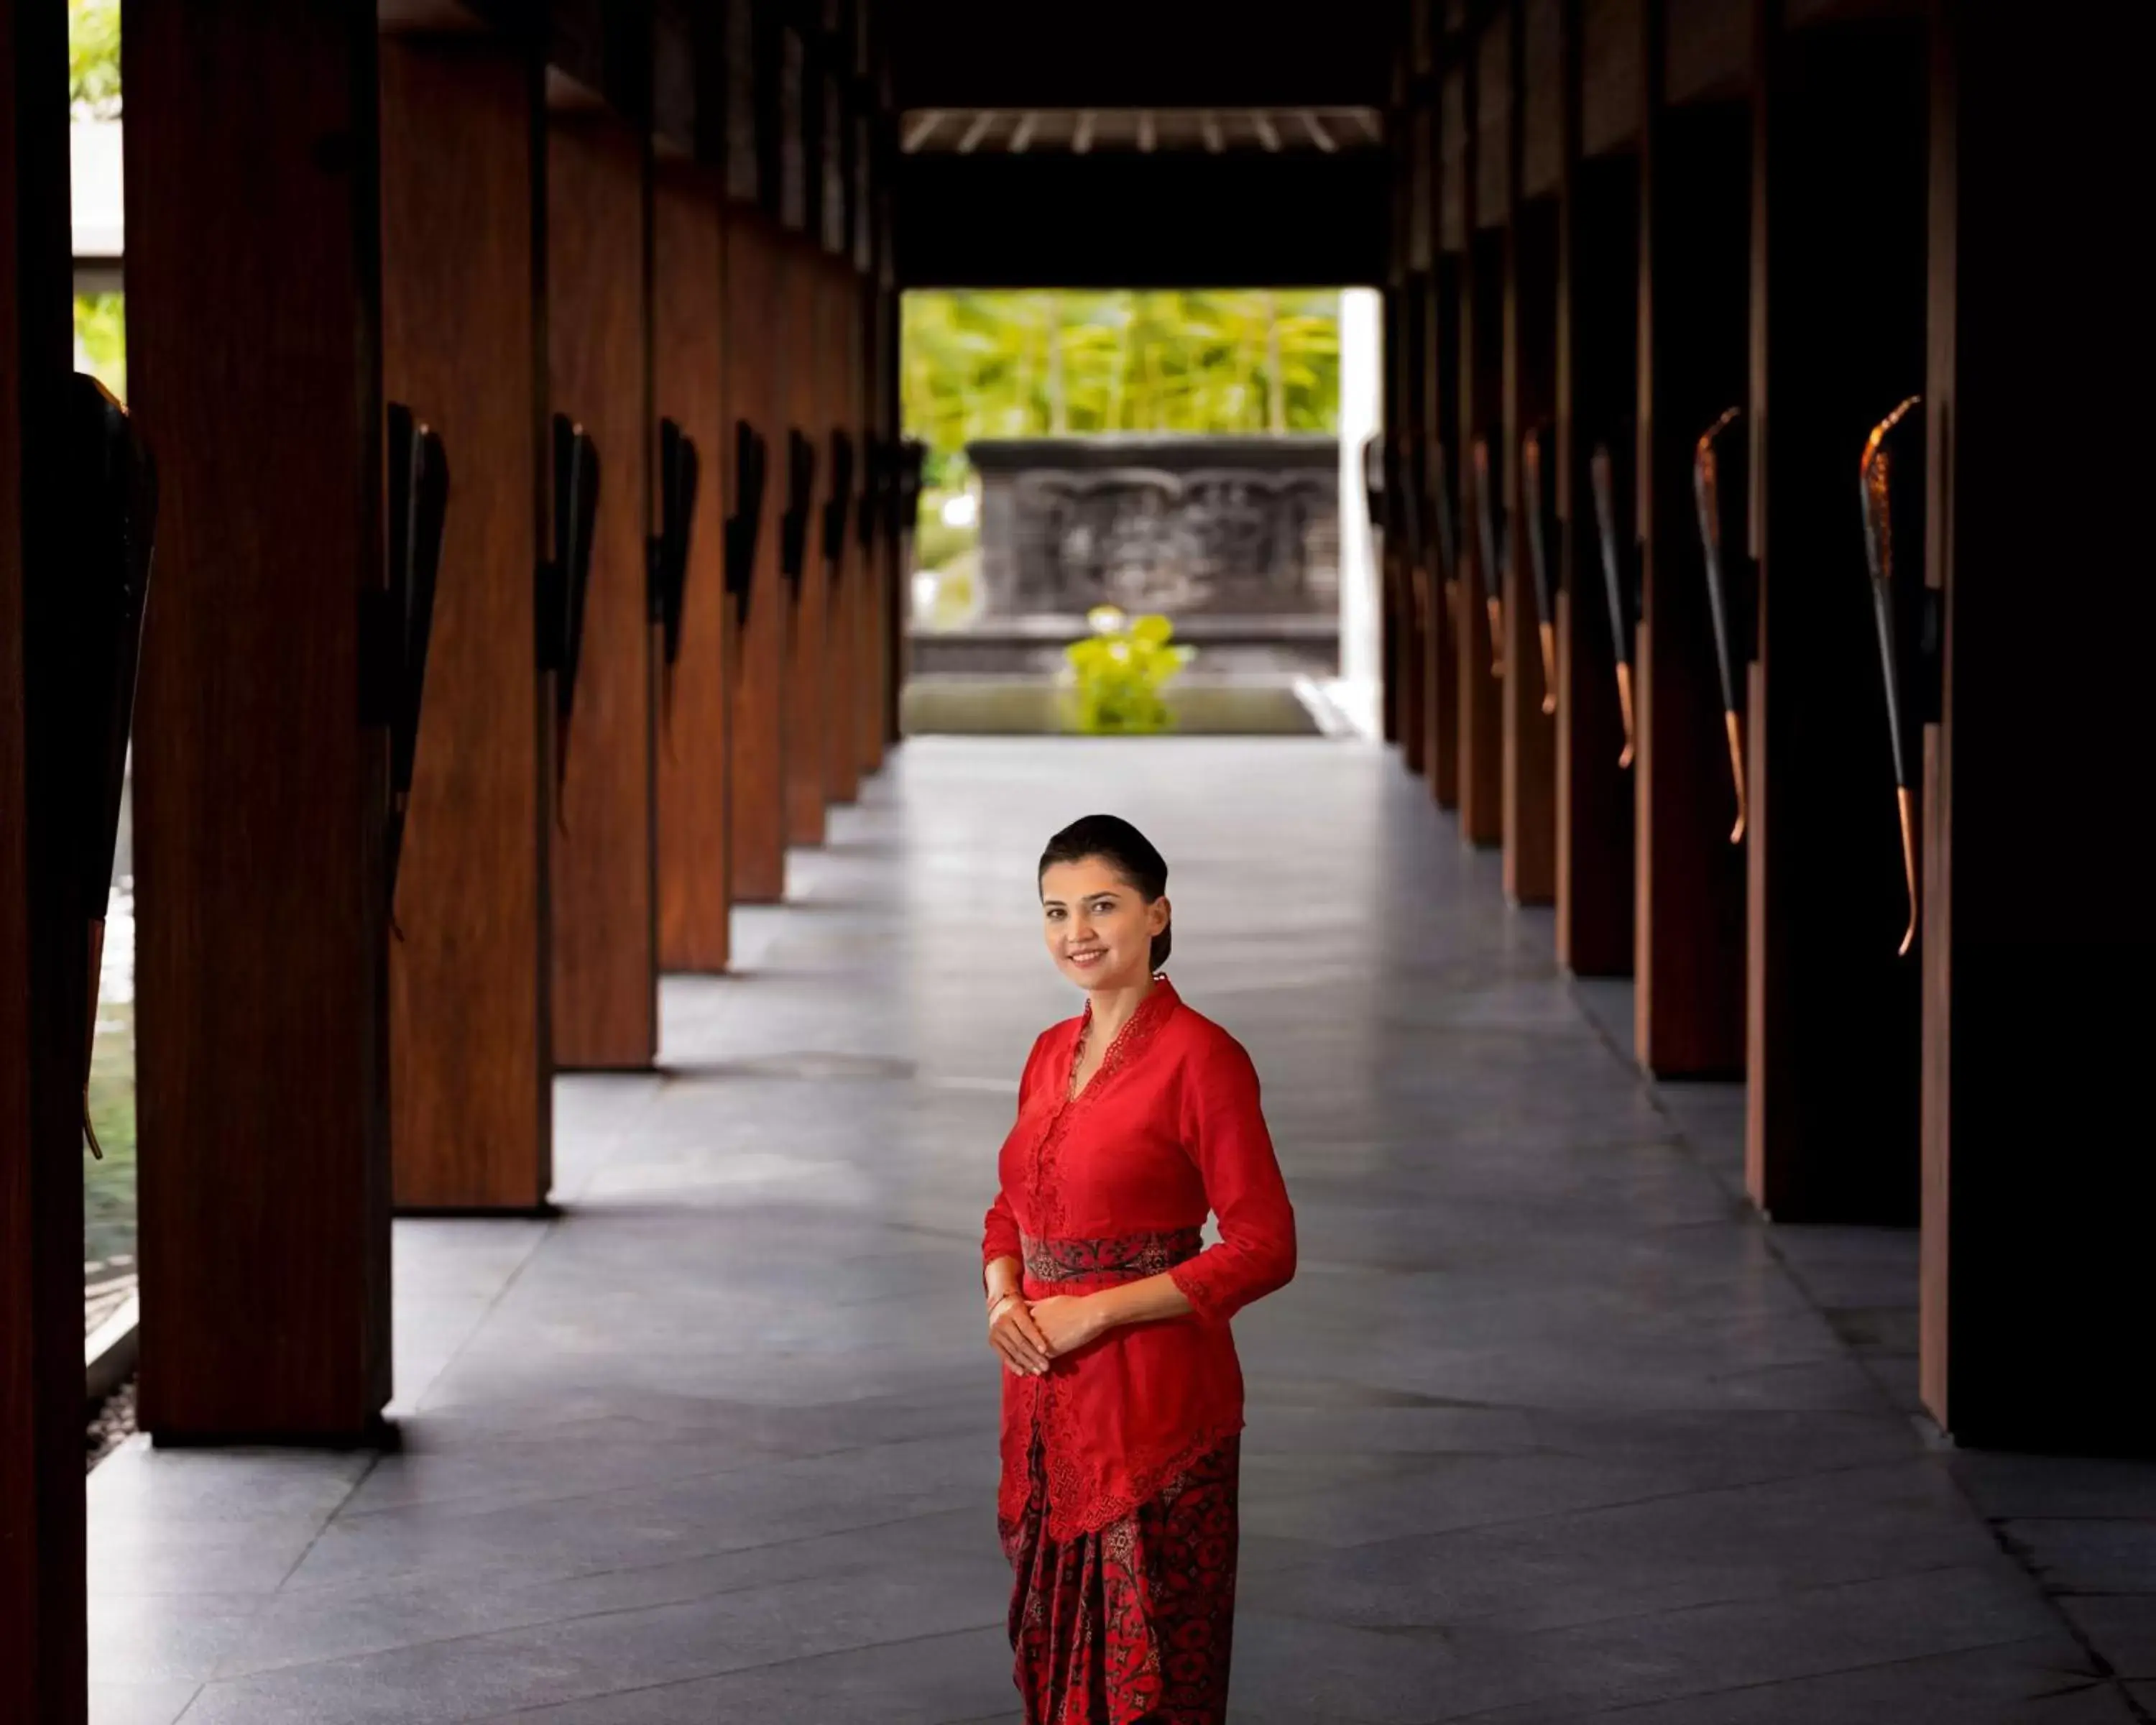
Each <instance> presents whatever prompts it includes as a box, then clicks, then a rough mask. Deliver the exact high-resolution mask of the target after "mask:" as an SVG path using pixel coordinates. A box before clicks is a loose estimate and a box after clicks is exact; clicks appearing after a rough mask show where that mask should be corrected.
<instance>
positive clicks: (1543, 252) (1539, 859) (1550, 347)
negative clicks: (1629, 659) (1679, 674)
mask: <svg viewBox="0 0 2156 1725" xmlns="http://www.w3.org/2000/svg"><path fill="white" fill-rule="evenodd" d="M1538 11H1539V8H1538V7H1537V6H1532V5H1531V4H1530V0H1512V4H1511V13H1512V43H1513V58H1512V67H1513V74H1514V78H1515V80H1516V81H1517V82H1518V83H1519V84H1521V85H1522V87H1524V85H1525V84H1526V81H1527V80H1526V74H1527V72H1528V71H1529V70H1530V69H1532V70H1534V71H1536V72H1537V73H1539V74H1542V75H1543V76H1544V77H1545V78H1546V80H1548V82H1551V83H1555V82H1556V81H1557V80H1556V76H1555V74H1556V71H1557V68H1556V66H1555V65H1554V64H1551V65H1549V66H1548V67H1547V68H1544V67H1542V66H1541V65H1539V64H1534V63H1531V62H1530V61H1529V59H1528V58H1527V50H1528V45H1529V44H1528V34H1529V32H1528V25H1529V23H1530V13H1536V12H1538ZM1549 46H1550V47H1552V48H1553V47H1554V46H1555V44H1549ZM1530 111H1531V105H1530V104H1529V103H1527V101H1525V100H1522V101H1518V102H1515V103H1514V104H1513V105H1512V125H1511V127H1510V131H1509V136H1508V140H1507V147H1508V148H1509V149H1510V150H1511V151H1512V172H1511V173H1509V174H1507V176H1506V180H1507V184H1509V185H1511V186H1513V187H1518V188H1520V195H1519V196H1517V197H1516V198H1515V199H1514V201H1513V203H1512V208H1511V211H1510V218H1509V219H1508V220H1507V223H1506V227H1505V237H1506V249H1505V315H1504V331H1503V339H1504V357H1503V362H1502V364H1503V377H1504V401H1503V406H1502V410H1501V424H1502V427H1503V434H1502V442H1501V448H1502V449H1503V450H1504V457H1505V500H1506V511H1507V515H1508V516H1510V518H1511V521H1512V532H1511V533H1510V534H1509V535H1508V536H1507V542H1506V555H1505V606H1504V623H1505V631H1504V633H1505V639H1504V643H1503V656H1504V660H1505V676H1504V687H1503V689H1502V690H1501V691H1500V694H1501V698H1502V701H1503V710H1504V717H1503V725H1502V730H1503V738H1504V742H1503V751H1502V758H1501V762H1500V764H1499V773H1500V786H1501V789H1500V794H1501V798H1502V803H1503V811H1504V813H1503V820H1504V829H1505V856H1504V880H1505V896H1507V898H1509V899H1510V900H1511V901H1512V902H1513V903H1514V904H1516V905H1546V904H1549V903H1551V902H1552V901H1554V900H1555V898H1556V897H1557V723H1556V717H1555V715H1553V714H1551V713H1546V712H1544V711H1543V696H1544V695H1545V694H1547V693H1548V691H1549V684H1548V678H1547V677H1546V676H1545V675H1544V673H1543V650H1542V635H1541V623H1542V608H1541V604H1540V602H1539V600H1538V598H1537V594H1536V590H1535V578H1534V566H1533V563H1532V560H1531V559H1532V551H1531V548H1530V545H1529V541H1528V536H1527V480H1526V473H1527V463H1526V461H1525V460H1524V459H1523V458H1522V454H1521V449H1522V444H1523V442H1524V441H1525V439H1526V438H1527V434H1528V433H1529V432H1530V431H1537V430H1539V431H1543V432H1547V431H1548V429H1549V428H1550V426H1551V424H1552V422H1553V419H1554V417H1555V415H1556V413H1557V266H1558V201H1557V198H1555V196H1554V195H1551V196H1545V197H1539V198H1529V197H1527V196H1526V195H1525V192H1526V185H1527V181H1526V177H1525V174H1524V172H1523V164H1524V162H1525V161H1526V159H1527V117H1528V115H1529V113H1530ZM1544 448H1545V451H1546V453H1547V452H1549V451H1553V449H1554V444H1553V443H1552V442H1550V441H1549V440H1548V439H1545V444H1544ZM1557 483H1558V475H1557V473H1556V471H1555V469H1554V466H1553V465H1552V466H1550V467H1549V468H1548V470H1546V471H1545V472H1544V473H1543V479H1542V485H1543V497H1544V498H1545V499H1546V500H1548V499H1551V498H1553V497H1554V495H1555V493H1556V488H1557ZM1562 536H1563V530H1562V528H1561V527H1558V528H1556V529H1554V530H1553V531H1550V532H1549V533H1548V536H1546V538H1545V542H1544V550H1545V552H1546V553H1547V554H1548V556H1549V557H1553V558H1554V557H1557V556H1558V552H1559V549H1560V547H1559V546H1558V539H1559V538H1561V537H1562Z"/></svg>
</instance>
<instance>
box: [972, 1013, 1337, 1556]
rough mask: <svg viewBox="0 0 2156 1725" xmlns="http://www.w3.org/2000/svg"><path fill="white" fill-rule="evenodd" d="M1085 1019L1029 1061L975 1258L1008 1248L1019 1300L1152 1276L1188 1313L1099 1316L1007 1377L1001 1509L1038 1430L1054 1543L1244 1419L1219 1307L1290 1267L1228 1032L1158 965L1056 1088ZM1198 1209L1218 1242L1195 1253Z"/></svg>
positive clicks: (1015, 1497)
mask: <svg viewBox="0 0 2156 1725" xmlns="http://www.w3.org/2000/svg"><path fill="white" fill-rule="evenodd" d="M1091 1014H1092V1008H1091V1004H1088V1005H1087V1007H1086V1011H1085V1013H1084V1014H1081V1015H1080V1016H1079V1017H1077V1018H1075V1019H1065V1021H1064V1022H1063V1023H1061V1024H1054V1025H1051V1026H1050V1028H1049V1029H1046V1030H1044V1031H1043V1032H1042V1033H1041V1034H1040V1036H1039V1040H1036V1041H1035V1042H1034V1045H1033V1053H1032V1054H1031V1055H1029V1057H1028V1059H1027V1060H1026V1063H1025V1074H1024V1077H1023V1078H1021V1079H1020V1080H1019V1105H1018V1120H1017V1123H1016V1124H1015V1125H1014V1126H1013V1127H1012V1128H1011V1132H1010V1136H1009V1137H1008V1138H1006V1139H1005V1140H1004V1147H1003V1153H1002V1155H1001V1157H1000V1158H999V1162H998V1172H999V1173H1000V1174H1001V1177H1002V1181H1003V1189H1002V1190H1001V1192H999V1193H998V1194H997V1198H996V1201H995V1203H994V1204H993V1206H991V1207H990V1209H989V1210H988V1221H987V1229H986V1233H985V1236H984V1238H983V1240H982V1245H981V1251H982V1258H983V1262H984V1263H986V1262H989V1261H993V1260H995V1259H997V1258H1017V1259H1019V1260H1020V1262H1021V1263H1022V1264H1023V1265H1024V1271H1025V1280H1024V1293H1025V1296H1026V1297H1027V1298H1028V1299H1029V1300H1039V1299H1045V1298H1047V1297H1048V1296H1050V1295H1054V1294H1086V1293H1091V1292H1093V1291H1096V1290H1097V1289H1100V1288H1103V1287H1109V1286H1115V1285H1116V1284H1117V1283H1119V1282H1126V1281H1136V1280H1138V1279H1139V1278H1141V1277H1142V1276H1152V1275H1158V1274H1159V1273H1160V1272H1162V1271H1167V1272H1168V1274H1170V1275H1172V1276H1173V1277H1174V1279H1175V1284H1176V1286H1178V1288H1180V1289H1181V1290H1182V1291H1183V1295H1184V1296H1185V1297H1186V1298H1188V1300H1189V1301H1190V1304H1191V1307H1192V1312H1191V1314H1190V1315H1189V1316H1188V1317H1175V1318H1168V1319H1165V1320H1162V1321H1159V1322H1151V1323H1141V1324H1126V1325H1122V1326H1120V1327H1117V1328H1115V1329H1111V1330H1109V1331H1108V1332H1106V1333H1105V1334H1103V1335H1101V1336H1100V1337H1096V1339H1095V1340H1093V1341H1092V1342H1090V1343H1087V1344H1086V1346H1085V1347H1083V1348H1078V1349H1075V1351H1073V1352H1072V1353H1068V1354H1065V1355H1061V1356H1060V1357H1058V1358H1055V1360H1053V1361H1051V1362H1050V1366H1049V1368H1048V1371H1047V1373H1046V1374H1045V1375H1044V1376H1041V1377H1038V1378H1034V1377H1022V1376H1019V1375H1018V1374H1015V1373H1009V1372H1006V1373H1005V1374H1004V1404H1003V1487H1002V1491H1001V1492H1000V1494H999V1495H998V1502H997V1508H998V1514H999V1516H1000V1517H1002V1519H1003V1520H1004V1522H1006V1523H1014V1522H1016V1521H1017V1520H1018V1519H1019V1517H1020V1516H1021V1515H1022V1514H1023V1513H1024V1507H1025V1499H1026V1490H1027V1478H1028V1472H1029V1466H1028V1464H1029V1446H1030V1445H1031V1444H1032V1443H1033V1441H1034V1439H1035V1437H1036V1435H1037V1436H1038V1438H1039V1441H1040V1443H1041V1445H1042V1446H1043V1458H1044V1460H1045V1463H1046V1472H1047V1481H1048V1507H1049V1534H1050V1538H1055V1539H1069V1538H1075V1537H1076V1536H1077V1535H1079V1534H1082V1533H1087V1532H1093V1531H1094V1530H1096V1529H1097V1528H1099V1527H1105V1526H1106V1524H1107V1523H1108V1522H1112V1521H1114V1520H1116V1518H1117V1517H1121V1516H1123V1515H1126V1514H1127V1513H1128V1512H1130V1511H1132V1509H1134V1508H1136V1507H1137V1505H1139V1504H1140V1503H1142V1502H1145V1501H1146V1500H1147V1499H1148V1498H1150V1497H1153V1496H1154V1495H1155V1494H1156V1493H1158V1491H1160V1489H1161V1488H1162V1487H1163V1486H1166V1485H1167V1484H1168V1482H1169V1481H1171V1480H1173V1478H1174V1477H1175V1476H1176V1475H1177V1474H1178V1473H1180V1472H1182V1471H1183V1470H1185V1469H1186V1468H1188V1466H1190V1465H1191V1464H1192V1463H1193V1462H1194V1461H1198V1460H1199V1458H1200V1457H1202V1456H1203V1455H1205V1454H1207V1453H1208V1452H1209V1450H1213V1449H1214V1448H1215V1447H1217V1446H1218V1445H1219V1444H1221V1443H1222V1442H1224V1441H1225V1440H1227V1439H1228V1438H1229V1437H1231V1436H1233V1435H1235V1433H1237V1432H1239V1431H1240V1430H1242V1429H1243V1373H1242V1368H1241V1366H1240V1363H1238V1361H1237V1359H1236V1358H1235V1342H1234V1339H1233V1338H1232V1337H1230V1335H1229V1330H1228V1320H1229V1318H1230V1317H1233V1316H1234V1315H1235V1312H1238V1311H1239V1310H1240V1309H1241V1308H1242V1307H1245V1306H1246V1305H1248V1304H1249V1303H1250V1301H1253V1300H1255V1299H1257V1298H1258V1297H1260V1296H1261V1295H1265V1294H1269V1293H1270V1292H1271V1291H1273V1290H1274V1289H1276V1288H1277V1287H1280V1286H1282V1285H1283V1284H1284V1283H1286V1281H1288V1279H1289V1278H1290V1277H1291V1276H1293V1275H1294V1274H1295V1212H1294V1210H1293V1209H1291V1207H1290V1205H1289V1203H1288V1197H1287V1189H1286V1185H1285V1183H1283V1182H1282V1181H1281V1172H1280V1164H1279V1163H1277V1162H1276V1160H1275V1159H1274V1156H1273V1146H1272V1139H1271V1137H1270V1135H1269V1134H1268V1133H1267V1132H1266V1131H1265V1116H1264V1115H1263V1114H1262V1113H1261V1112H1260V1110H1259V1106H1258V1075H1257V1072H1256V1070H1255V1068H1254V1067H1253V1066H1252V1065H1251V1064H1250V1056H1249V1055H1247V1054H1245V1052H1244V1051H1243V1046H1242V1045H1241V1044H1240V1043H1239V1042H1238V1041H1236V1040H1235V1038H1234V1037H1233V1036H1231V1035H1229V1034H1228V1033H1227V1032H1226V1031H1225V1030H1224V1029H1221V1028H1220V1027H1219V1025H1218V1024H1214V1022H1213V1021H1212V1020H1211V1019H1208V1018H1205V1017H1204V1016H1203V1015H1201V1014H1199V1013H1197V1012H1194V1011H1193V1010H1192V1009H1190V1008H1189V1007H1188V1006H1185V1005H1184V1004H1183V1003H1182V1000H1181V999H1180V998H1179V997H1178V995H1177V993H1176V992H1175V989H1174V987H1173V985H1172V984H1171V983H1169V982H1168V979H1167V978H1165V977H1160V978H1156V979H1155V981H1154V983H1153V986H1152V988H1151V989H1150V990H1148V991H1147V994H1146V996H1145V999H1143V1000H1142V1001H1140V1002H1139V1004H1138V1008H1137V1011H1136V1012H1135V1013H1134V1014H1132V1016H1131V1019H1130V1021H1129V1022H1128V1023H1127V1024H1125V1025H1124V1026H1123V1029H1122V1031H1121V1032H1120V1033H1119V1034H1117V1035H1116V1040H1115V1041H1114V1042H1113V1043H1112V1044H1111V1045H1110V1047H1109V1049H1108V1051H1107V1053H1106V1056H1105V1057H1104V1058H1103V1059H1102V1060H1101V1065H1100V1067H1099V1070H1097V1071H1096V1072H1095V1073H1094V1075H1093V1077H1092V1079H1091V1081H1090V1082H1089V1083H1087V1085H1086V1088H1085V1089H1084V1090H1083V1091H1080V1092H1079V1094H1078V1096H1077V1097H1076V1098H1075V1100H1066V1098H1068V1097H1069V1096H1070V1078H1071V1069H1072V1063H1073V1060H1074V1059H1075V1056H1076V1054H1077V1051H1078V1044H1079V1036H1080V1034H1081V1030H1083V1029H1084V1028H1085V1027H1086V1024H1088V1023H1090V1021H1091ZM1208 1211H1210V1212H1211V1213H1212V1214H1214V1215H1215V1216H1217V1217H1218V1218H1219V1224H1220V1239H1219V1244H1218V1245H1212V1246H1208V1247H1206V1248H1205V1249H1204V1250H1202V1251H1201V1250H1199V1229H1200V1228H1202V1227H1203V1226H1204V1221H1205V1217H1206V1214H1207V1212H1208Z"/></svg>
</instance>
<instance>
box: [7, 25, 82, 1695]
mask: <svg viewBox="0 0 2156 1725" xmlns="http://www.w3.org/2000/svg"><path fill="white" fill-rule="evenodd" d="M66 68H67V28H66V13H64V11H63V10H62V9H61V8H59V7H57V6H51V5H46V4H43V3H35V4H30V3H25V0H0V1718H7V1719H21V1720H25V1721H33V1720H34V1721H43V1720H47V1719H51V1720H60V1721H75V1720H80V1719H81V1718H82V1717H84V1716H85V1707H86V1706H87V1702H86V1698H85V1679H86V1676H87V1671H86V1667H87V1663H88V1661H87V1656H86V1651H85V1643H86V1635H85V1620H84V1609H83V1590H84V1538H83V1496H82V1491H83V1488H82V1460H81V1450H82V1435H81V1434H82V1351H81V1349H82V1330H81V1320H80V1309H81V1308H80V1305H79V1303H78V1302H79V1301H80V1298H81V1295H82V1281H81V1275H82V1272H81V1269H80V1255H79V1253H78V1251H77V1250H76V1248H77V1246H78V1245H79V1244H80V1241H81V1240H82V1225H83V1216H82V1209H83V1199H82V1184H83V1183H82V1157H83V1151H82V1135H81V1127H80V1089H79V1088H78V1086H79V1083H80V1061H81V1058H82V1027H83V1025H84V1024H85V1019H86V1018H87V1015H88V1013H89V1009H90V1003H89V1000H88V999H87V982H86V978H87V973H88V971H87V966H88V954H87V952H86V951H85V949H84V947H83V946H82V944H81V928H82V924H81V921H80V917H81V912H82V906H81V902H80V894H79V892H78V891H74V890H71V887H70V884H69V881H68V880H67V878H66V875H65V872H64V870H65V864H64V855H63V850H62V844H63V840H62V834H63V830H64V829H63V828H62V827H61V825H60V823H59V819H57V818H56V817H57V816H58V814H59V810H60V809H61V808H62V807H64V806H65V793H66V787H65V785H64V783H62V782H61V781H60V779H59V776H58V775H59V773H63V772H64V771H65V768H66V762H65V759H64V754H63V752H62V750H61V749H60V748H59V747H55V745H56V744H57V743H59V742H60V741H61V740H62V739H60V738H59V736H58V734H57V729H56V726H54V723H53V721H52V715H54V713H55V712H56V711H59V700H60V699H63V698H64V696H65V694H66V692H67V691H66V689H65V686H64V681H63V680H62V678H61V677H60V676H59V675H55V670H56V668H57V667H58V666H59V665H63V664H64V662H65V659H66V655H65V652H64V644H63V643H62V642H61V641H60V640H59V639H55V637H54V631H53V624H54V615H55V613H54V600H55V599H58V598H61V597H62V595H61V593H59V592H56V591H55V588H54V582H53V580H52V578H53V577H54V575H55V574H57V573H59V572H61V571H62V570H64V567H65V564H64V562H63V559H64V555H65V552H64V535H65V533H66V531H67V529H68V526H69V522H68V520H67V511H66V507H65V505H64V501H63V499H64V484H65V475H64V471H63V470H62V469H61V466H60V451H59V447H58V444H57V441H56V439H54V438H53V437H52V436H51V435H50V434H49V428H50V426H51V425H52V424H54V420H55V418H57V415H58V413H59V403H61V401H62V399H63V392H64V389H65V388H66V384H67V373H68V362H69V352H70V351H71V343H70V340H69V326H68V286H69V282H68V274H69V247H68V177H67V127H68V115H67V104H66V99H65V89H66V85H65V77H66ZM63 626H64V624H63Z"/></svg>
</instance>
